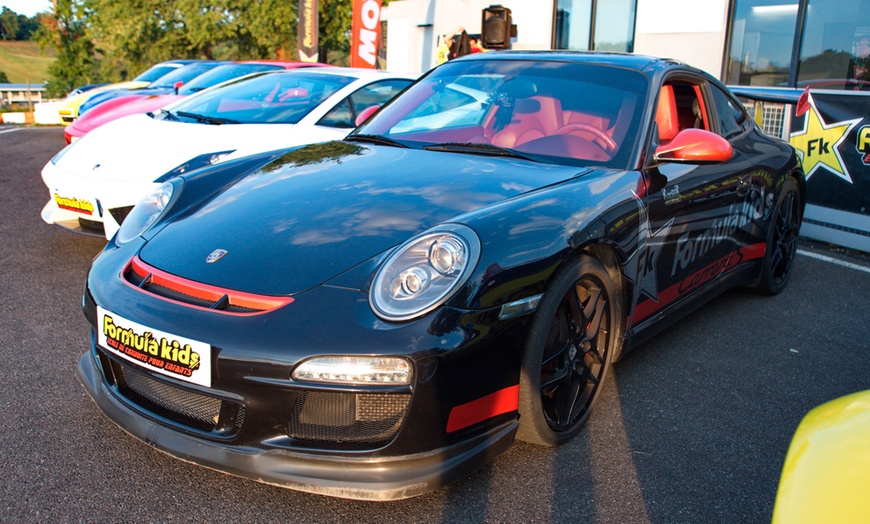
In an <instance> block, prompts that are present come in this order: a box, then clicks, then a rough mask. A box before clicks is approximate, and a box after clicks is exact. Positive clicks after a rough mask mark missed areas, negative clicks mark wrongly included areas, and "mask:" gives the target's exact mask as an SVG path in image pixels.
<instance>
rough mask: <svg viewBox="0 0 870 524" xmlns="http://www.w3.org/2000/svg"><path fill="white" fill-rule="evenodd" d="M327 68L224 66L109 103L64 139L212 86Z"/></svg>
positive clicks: (83, 118)
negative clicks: (164, 89)
mask: <svg viewBox="0 0 870 524" xmlns="http://www.w3.org/2000/svg"><path fill="white" fill-rule="evenodd" d="M324 65H326V64H316V63H306V62H276V61H245V62H237V63H232V64H225V65H221V66H218V67H215V68H214V69H212V70H211V71H208V72H206V73H203V74H202V75H200V76H198V77H196V78H194V79H193V80H191V81H190V83H188V84H186V85H184V86H181V87H180V88H179V89H178V90H177V92H176V93H168V94H162V95H154V94H152V95H147V94H142V93H136V92H133V91H131V92H130V94H129V95H125V96H119V97H116V98H112V99H110V100H106V101H105V102H102V103H101V104H99V105H98V106H96V107H94V108H93V109H91V110H90V111H88V112H87V113H85V114H83V115H81V116H80V117H79V118H77V119H76V120H75V121H74V122H73V123H72V124H70V125H68V126H67V127H66V128H65V129H64V132H63V136H64V138H65V139H66V143H67V144H70V143H72V142H73V141H74V140H77V139H79V138H81V137H83V136H85V135H86V134H87V133H89V132H90V131H92V130H93V129H95V128H97V127H100V126H101V125H103V124H105V123H107V122H111V121H112V120H115V119H117V118H121V117H122V116H127V115H134V114H141V113H148V112H149V111H156V110H158V109H160V108H161V107H164V106H166V105H168V104H170V103H172V102H175V101H176V100H179V99H181V98H184V97H185V96H187V95H192V94H193V93H197V92H199V91H202V90H203V89H206V88H208V87H211V86H213V85H217V84H220V83H222V82H226V81H227V80H232V79H233V78H238V77H240V76H244V75H248V74H251V73H258V72H260V71H270V70H273V69H295V68H297V67H318V66H324Z"/></svg>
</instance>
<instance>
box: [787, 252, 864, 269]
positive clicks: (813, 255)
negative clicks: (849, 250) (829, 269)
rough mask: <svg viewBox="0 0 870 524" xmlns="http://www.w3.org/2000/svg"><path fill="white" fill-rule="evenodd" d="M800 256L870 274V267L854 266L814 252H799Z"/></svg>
mask: <svg viewBox="0 0 870 524" xmlns="http://www.w3.org/2000/svg"><path fill="white" fill-rule="evenodd" d="M797 253H798V255H803V256H805V257H810V258H815V259H816V260H821V261H822V262H828V263H831V264H834V265H837V266H841V267H845V268H849V269H855V270H857V271H863V272H864V273H870V267H867V266H862V265H859V264H853V263H851V262H846V261H845V260H839V259H837V258H833V257H829V256H827V255H819V254H818V253H813V252H812V251H804V250H803V249H798V250H797Z"/></svg>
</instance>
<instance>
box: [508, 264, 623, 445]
mask: <svg viewBox="0 0 870 524" xmlns="http://www.w3.org/2000/svg"><path fill="white" fill-rule="evenodd" d="M613 289H614V286H613V283H612V281H611V278H610V275H609V273H608V272H607V269H605V267H604V266H603V265H602V264H601V262H599V261H598V260H595V259H594V258H591V257H588V256H581V257H578V258H576V259H574V260H572V261H571V262H570V263H568V264H567V265H565V266H563V267H562V268H561V269H560V270H558V271H557V273H556V275H555V276H554V277H553V280H552V281H551V282H550V284H549V285H548V286H547V289H546V291H545V293H544V298H543V299H542V301H541V305H540V307H539V308H538V311H537V312H536V313H535V318H534V319H533V320H532V325H531V329H530V331H529V336H528V339H527V341H526V346H525V349H524V352H523V363H522V368H521V370H520V395H519V413H520V426H519V430H518V431H517V438H518V439H519V440H522V441H525V442H529V443H533V444H541V445H545V446H555V445H558V444H561V443H563V442H565V441H567V440H569V439H571V438H572V437H574V436H575V435H576V434H577V433H578V432H579V431H580V429H581V427H582V426H583V423H584V422H586V419H587V418H588V417H589V413H590V412H591V410H592V407H593V405H594V404H595V401H596V400H597V399H598V397H599V395H600V393H601V391H602V389H603V383H604V380H605V378H606V377H607V373H608V370H609V368H610V364H611V360H612V357H613V348H614V347H615V344H614V342H615V338H616V336H617V329H616V327H617V325H616V322H617V315H616V312H617V307H616V300H615V296H614V292H613Z"/></svg>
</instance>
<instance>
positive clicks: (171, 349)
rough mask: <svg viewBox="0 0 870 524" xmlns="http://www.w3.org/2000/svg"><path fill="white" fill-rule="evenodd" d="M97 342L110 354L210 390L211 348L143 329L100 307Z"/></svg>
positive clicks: (174, 336) (171, 335)
mask: <svg viewBox="0 0 870 524" xmlns="http://www.w3.org/2000/svg"><path fill="white" fill-rule="evenodd" d="M97 322H98V324H97V331H98V337H97V338H98V340H97V342H98V343H99V345H100V346H101V347H103V348H105V349H106V350H107V351H110V352H112V353H113V354H115V355H118V356H120V357H121V358H124V359H126V360H129V361H130V362H134V363H136V364H138V365H140V366H142V367H144V368H147V369H149V370H151V371H154V372H156V373H160V374H162V375H166V376H168V377H173V378H177V379H178V380H184V381H186V382H191V383H193V384H199V385H200V386H205V387H211V346H210V345H209V344H206V343H205V342H199V341H196V340H192V339H189V338H185V337H180V336H178V335H173V334H172V333H167V332H165V331H160V330H157V329H152V328H149V327H147V326H143V325H142V324H139V323H137V322H133V321H132V320H128V319H126V318H124V317H122V316H120V315H117V314H115V313H112V312H111V311H108V310H105V309H103V308H101V307H99V306H97Z"/></svg>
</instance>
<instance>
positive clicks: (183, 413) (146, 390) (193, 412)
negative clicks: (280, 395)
mask: <svg viewBox="0 0 870 524" xmlns="http://www.w3.org/2000/svg"><path fill="white" fill-rule="evenodd" d="M118 368H119V370H120V371H121V374H122V376H123V379H124V383H125V384H126V386H127V388H126V389H127V391H126V392H125V393H126V395H127V396H128V398H130V400H133V401H134V402H136V403H138V404H140V405H142V407H144V408H146V409H149V410H151V411H154V412H156V413H158V414H160V415H163V416H167V418H171V419H173V420H176V421H177V422H180V423H182V424H186V425H189V426H192V427H195V428H198V429H204V430H207V431H213V430H215V429H216V428H217V427H218V423H219V422H220V418H221V408H222V407H223V402H222V401H221V400H219V399H216V398H212V397H207V396H205V395H200V394H199V393H194V392H191V391H187V390H184V389H180V388H177V387H175V386H171V385H169V384H165V383H163V382H158V381H157V380H154V379H152V378H151V377H148V376H147V375H144V374H142V373H139V372H137V371H133V370H132V369H130V368H128V367H126V366H118ZM234 406H235V405H234ZM244 422H245V408H244V406H241V405H238V411H237V412H236V413H235V417H234V420H233V424H232V425H233V426H234V427H235V428H236V429H240V428H241V427H242V424H244Z"/></svg>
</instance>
